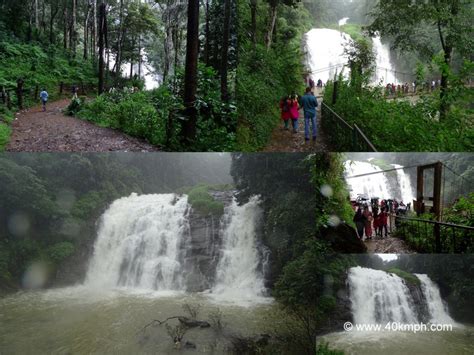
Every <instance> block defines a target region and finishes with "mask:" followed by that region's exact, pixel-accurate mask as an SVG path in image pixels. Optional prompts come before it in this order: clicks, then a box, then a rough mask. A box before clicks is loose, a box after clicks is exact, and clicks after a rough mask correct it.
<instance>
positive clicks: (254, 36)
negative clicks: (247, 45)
mask: <svg viewBox="0 0 474 355" xmlns="http://www.w3.org/2000/svg"><path fill="white" fill-rule="evenodd" d="M257 6H258V0H250V14H251V19H252V20H251V33H250V36H251V39H252V44H253V46H254V48H255V46H256V45H257Z"/></svg>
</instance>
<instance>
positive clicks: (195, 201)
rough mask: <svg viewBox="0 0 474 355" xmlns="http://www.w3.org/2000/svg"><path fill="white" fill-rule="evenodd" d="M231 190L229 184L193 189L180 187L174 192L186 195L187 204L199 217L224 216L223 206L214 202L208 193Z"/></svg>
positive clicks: (218, 202)
mask: <svg viewBox="0 0 474 355" xmlns="http://www.w3.org/2000/svg"><path fill="white" fill-rule="evenodd" d="M233 188H234V187H233V185H231V184H222V185H206V184H198V185H196V186H194V187H189V186H185V187H182V188H180V189H178V190H176V192H177V193H184V194H187V195H188V202H189V204H190V205H191V206H192V208H193V209H194V210H195V211H196V212H197V213H199V214H200V215H202V216H208V215H212V216H222V214H224V204H223V203H222V202H220V201H216V200H215V199H214V197H212V195H211V194H210V193H209V191H229V190H232V189H233Z"/></svg>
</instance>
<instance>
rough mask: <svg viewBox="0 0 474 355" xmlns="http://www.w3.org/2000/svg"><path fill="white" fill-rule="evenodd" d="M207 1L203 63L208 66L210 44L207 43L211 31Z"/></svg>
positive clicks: (207, 1) (207, 3)
mask: <svg viewBox="0 0 474 355" xmlns="http://www.w3.org/2000/svg"><path fill="white" fill-rule="evenodd" d="M209 21H210V19H209V0H206V27H205V37H206V42H205V43H204V63H206V65H207V66H209V50H210V48H209V47H210V44H209V41H210V39H211V33H210V32H211V30H210V25H209Z"/></svg>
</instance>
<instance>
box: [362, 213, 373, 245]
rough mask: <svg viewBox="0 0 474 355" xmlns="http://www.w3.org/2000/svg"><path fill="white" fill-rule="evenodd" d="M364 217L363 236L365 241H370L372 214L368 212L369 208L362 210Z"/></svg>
mask: <svg viewBox="0 0 474 355" xmlns="http://www.w3.org/2000/svg"><path fill="white" fill-rule="evenodd" d="M364 216H365V218H366V220H365V236H366V237H367V239H372V220H373V219H374V218H373V215H372V212H370V211H369V207H367V206H366V207H365V208H364Z"/></svg>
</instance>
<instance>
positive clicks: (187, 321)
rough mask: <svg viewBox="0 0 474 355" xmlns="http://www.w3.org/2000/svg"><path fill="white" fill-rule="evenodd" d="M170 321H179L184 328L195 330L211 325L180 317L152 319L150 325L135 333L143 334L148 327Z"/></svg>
mask: <svg viewBox="0 0 474 355" xmlns="http://www.w3.org/2000/svg"><path fill="white" fill-rule="evenodd" d="M172 319H177V320H178V321H179V323H180V324H181V325H183V326H185V327H186V328H196V327H199V328H209V327H210V326H211V324H210V323H209V322H206V321H203V320H196V319H190V318H187V317H182V316H173V317H168V318H166V319H164V320H159V319H154V320H152V321H151V322H150V323H148V324H147V325H145V326H144V327H143V328H142V329H141V330H139V331H138V332H137V333H139V332H143V333H144V332H145V331H146V329H147V328H148V327H150V326H151V327H156V326H158V325H162V324H165V323H166V322H168V321H169V320H172Z"/></svg>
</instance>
